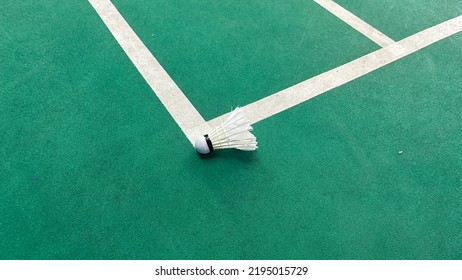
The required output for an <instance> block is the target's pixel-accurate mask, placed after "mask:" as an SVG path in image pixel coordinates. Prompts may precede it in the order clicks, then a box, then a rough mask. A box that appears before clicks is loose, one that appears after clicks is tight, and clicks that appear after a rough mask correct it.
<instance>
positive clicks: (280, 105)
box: [89, 0, 462, 143]
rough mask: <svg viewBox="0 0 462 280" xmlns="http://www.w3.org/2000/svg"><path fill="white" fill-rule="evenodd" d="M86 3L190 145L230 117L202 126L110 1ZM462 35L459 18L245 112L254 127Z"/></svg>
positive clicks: (397, 43) (320, 76)
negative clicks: (109, 32) (432, 46)
mask: <svg viewBox="0 0 462 280" xmlns="http://www.w3.org/2000/svg"><path fill="white" fill-rule="evenodd" d="M89 2H90V4H91V5H92V6H93V7H94V9H95V10H96V12H97V13H98V14H99V16H100V17H101V19H102V20H103V21H104V23H105V24H106V25H107V27H108V28H109V30H110V31H111V33H112V34H113V36H114V37H115V39H116V40H117V42H118V43H119V44H120V45H121V47H122V48H123V49H124V51H125V52H126V53H127V55H128V57H129V58H130V60H131V61H132V62H133V64H134V65H135V66H136V68H137V69H138V71H139V72H140V73H141V75H142V76H143V77H144V79H145V80H146V82H147V83H148V84H149V86H150V87H151V88H152V90H153V91H154V92H155V93H156V95H157V96H158V97H159V99H160V100H161V102H162V103H163V105H164V106H165V108H166V109H167V110H168V112H169V113H170V114H171V115H172V117H173V118H174V120H175V121H176V122H177V124H178V125H179V127H180V128H181V129H182V130H183V132H184V133H185V135H186V137H187V138H188V139H189V141H190V142H191V143H194V140H195V139H196V137H197V136H200V135H202V134H204V133H207V132H208V131H209V130H210V126H212V127H213V126H216V125H218V124H219V123H220V122H221V121H224V119H225V118H226V117H227V116H228V114H229V113H228V114H224V115H222V116H220V117H218V118H215V119H213V120H211V121H208V122H205V120H204V119H203V118H202V116H201V115H200V114H199V112H197V110H196V109H195V108H194V106H193V105H192V104H191V103H190V102H189V100H188V99H187V98H186V96H185V95H184V94H183V92H181V90H180V89H179V88H178V86H177V85H176V84H175V82H174V81H173V80H172V79H171V78H170V76H169V75H168V74H167V72H165V70H164V69H163V68H162V66H161V65H160V64H159V62H158V61H157V60H156V59H155V58H154V56H153V55H152V54H151V53H150V51H149V50H148V49H147V48H146V46H145V45H144V44H143V42H142V41H141V40H140V39H139V38H138V36H137V35H136V34H135V32H134V31H133V30H132V29H131V27H130V26H129V25H128V23H127V22H126V21H125V20H124V18H123V17H122V15H121V14H120V13H119V12H118V11H117V9H116V8H115V7H114V5H113V4H112V3H111V2H110V1H109V0H89ZM460 31H462V16H459V17H456V18H453V19H451V20H448V21H446V22H443V23H441V24H438V25H436V26H433V27H430V28H428V29H426V30H424V31H421V32H419V33H417V34H414V35H412V36H409V37H407V38H405V39H403V40H401V41H399V42H395V43H392V44H391V45H388V46H387V47H384V48H382V49H379V50H377V51H375V52H372V53H370V54H368V55H365V56H363V57H360V58H358V59H356V60H354V61H351V62H349V63H346V64H344V65H342V66H339V67H337V68H334V69H332V70H329V71H327V72H324V73H322V74H320V75H318V76H315V77H313V78H311V79H308V80H306V81H303V82H301V83H299V84H296V85H294V86H292V87H289V88H287V89H285V90H282V91H280V92H277V93H275V94H273V95H270V96H268V97H265V98H263V99H260V100H258V101H256V102H254V103H251V104H249V105H246V106H244V108H245V109H246V112H247V114H248V117H249V119H250V121H251V122H252V123H257V122H259V121H261V120H264V119H266V118H268V117H271V116H273V115H275V114H277V113H280V112H282V111H284V110H287V109H289V108H291V107H293V106H296V105H298V104H300V103H302V102H305V101H307V100H309V99H311V98H313V97H315V96H318V95H320V94H322V93H324V92H326V91H329V90H331V89H334V88H336V87H338V86H341V85H343V84H345V83H348V82H350V81H352V80H354V79H357V78H359V77H361V76H364V75H366V74H368V73H370V72H372V71H374V70H377V69H379V68H381V67H383V66H385V65H387V64H389V63H391V62H394V61H396V60H398V59H400V58H403V57H405V56H407V55H409V54H412V53H414V52H416V51H418V50H420V49H422V48H424V47H426V46H428V45H431V44H433V43H435V42H437V41H440V40H442V39H444V38H446V37H449V36H451V35H453V34H455V33H457V32H460Z"/></svg>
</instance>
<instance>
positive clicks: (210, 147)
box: [204, 134, 213, 152]
mask: <svg viewBox="0 0 462 280" xmlns="http://www.w3.org/2000/svg"><path fill="white" fill-rule="evenodd" d="M204 138H205V142H206V143H207V146H208V147H209V150H210V152H213V145H212V141H211V140H210V138H209V135H208V134H205V135H204Z"/></svg>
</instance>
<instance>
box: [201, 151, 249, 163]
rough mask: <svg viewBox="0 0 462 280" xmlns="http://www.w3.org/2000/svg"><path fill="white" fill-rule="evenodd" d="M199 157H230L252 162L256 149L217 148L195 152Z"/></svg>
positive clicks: (205, 158)
mask: <svg viewBox="0 0 462 280" xmlns="http://www.w3.org/2000/svg"><path fill="white" fill-rule="evenodd" d="M197 155H198V156H199V157H200V158H201V159H204V160H207V159H217V158H228V159H229V158H232V159H236V160H238V161H242V162H252V161H254V160H255V159H256V158H257V150H255V151H240V150H236V149H223V150H217V151H214V152H213V153H210V154H205V155H203V154H197Z"/></svg>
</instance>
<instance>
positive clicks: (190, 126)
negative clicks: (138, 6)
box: [89, 0, 205, 143]
mask: <svg viewBox="0 0 462 280" xmlns="http://www.w3.org/2000/svg"><path fill="white" fill-rule="evenodd" d="M89 2H90V4H91V5H92V6H93V8H94V9H95V10H96V12H97V13H98V15H99V16H100V17H101V19H102V20H103V22H104V23H105V24H106V26H107V28H108V29H109V31H110V32H111V33H112V35H113V36H114V38H115V39H116V40H117V42H118V43H119V45H120V46H121V47H122V49H123V50H124V51H125V53H126V54H127V56H128V57H129V58H130V60H131V61H132V63H133V64H134V65H135V67H136V68H137V69H138V71H139V72H140V74H141V75H142V76H143V78H144V79H145V80H146V82H147V83H148V84H149V86H150V87H151V89H152V90H153V91H154V93H155V94H156V95H157V97H158V98H159V99H160V101H161V102H162V104H163V105H164V106H165V108H166V109H167V111H168V112H169V113H170V115H171V116H172V117H173V119H174V120H175V121H176V123H177V124H178V126H179V127H180V128H181V130H182V131H183V133H185V135H186V137H187V138H188V139H189V141H190V142H191V143H194V141H195V139H196V138H197V137H198V136H200V135H201V134H200V133H199V134H198V133H197V132H196V130H195V129H194V127H197V126H199V125H201V124H202V126H204V123H205V120H204V119H203V118H202V116H201V115H200V114H199V112H198V111H197V110H196V108H194V106H193V105H192V104H191V102H189V100H188V98H186V96H185V95H184V94H183V92H182V91H181V89H180V88H179V87H178V86H177V85H176V84H175V82H174V81H173V80H172V78H171V77H170V76H169V75H168V73H167V72H166V71H165V70H164V68H163V67H162V66H161V65H160V64H159V62H158V61H157V60H156V58H155V57H154V56H153V55H152V54H151V52H150V51H149V50H148V49H147V48H146V46H145V45H144V44H143V42H142V41H141V40H140V38H138V36H137V35H136V33H135V32H134V31H133V29H132V28H131V27H130V26H129V25H128V23H127V22H126V21H125V19H124V18H123V17H122V15H121V14H120V13H119V11H118V10H117V9H116V7H115V6H114V5H113V4H112V3H111V1H109V0H89Z"/></svg>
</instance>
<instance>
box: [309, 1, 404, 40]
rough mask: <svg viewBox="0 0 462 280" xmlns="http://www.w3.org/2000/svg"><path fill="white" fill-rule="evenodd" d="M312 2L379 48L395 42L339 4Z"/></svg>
mask: <svg viewBox="0 0 462 280" xmlns="http://www.w3.org/2000/svg"><path fill="white" fill-rule="evenodd" d="M314 2H316V3H318V4H319V5H321V6H322V7H324V9H326V10H328V11H329V12H331V13H332V14H334V15H335V16H336V17H338V18H339V19H341V20H343V21H344V22H345V23H347V24H348V25H350V26H351V27H353V28H354V29H356V30H357V31H359V32H360V33H362V34H363V35H364V36H366V37H367V38H369V39H370V40H372V41H374V42H375V43H376V44H378V45H379V46H381V47H386V46H388V45H391V44H393V43H394V42H395V41H393V40H392V39H390V38H389V37H387V36H386V35H385V34H383V33H382V32H380V31H378V30H377V29H375V28H374V27H372V26H371V25H369V24H368V23H367V22H365V21H363V20H362V19H360V18H358V17H357V16H355V15H354V14H352V13H351V12H349V11H348V10H346V9H345V8H343V7H342V6H340V5H339V4H337V3H335V2H334V1H331V0H314Z"/></svg>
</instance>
